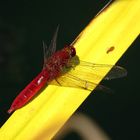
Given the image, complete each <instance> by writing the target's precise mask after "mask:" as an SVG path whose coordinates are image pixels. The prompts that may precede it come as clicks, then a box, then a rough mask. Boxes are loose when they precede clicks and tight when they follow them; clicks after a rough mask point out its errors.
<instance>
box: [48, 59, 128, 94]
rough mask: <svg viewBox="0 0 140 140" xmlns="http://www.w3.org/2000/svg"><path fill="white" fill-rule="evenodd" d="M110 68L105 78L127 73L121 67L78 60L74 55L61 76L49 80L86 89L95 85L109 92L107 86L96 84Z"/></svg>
mask: <svg viewBox="0 0 140 140" xmlns="http://www.w3.org/2000/svg"><path fill="white" fill-rule="evenodd" d="M111 68H112V69H111ZM110 69H111V71H110V72H109V73H108V74H107V75H106V76H105V77H104V79H106V80H108V79H114V78H120V77H124V76H126V74H127V71H126V70H125V69H124V68H122V67H119V66H113V65H108V64H94V63H89V62H85V61H79V59H78V57H77V56H76V57H74V58H72V59H71V60H70V61H69V63H68V65H67V66H65V67H64V68H63V70H62V72H61V76H60V77H58V78H57V79H55V80H53V81H52V82H50V84H54V85H61V86H66V87H77V88H83V89H87V90H92V89H93V88H95V87H96V89H98V90H105V91H107V92H111V90H110V89H109V88H106V87H104V86H102V85H98V84H96V83H98V82H99V81H100V80H101V79H102V77H103V74H104V72H105V71H108V70H110Z"/></svg>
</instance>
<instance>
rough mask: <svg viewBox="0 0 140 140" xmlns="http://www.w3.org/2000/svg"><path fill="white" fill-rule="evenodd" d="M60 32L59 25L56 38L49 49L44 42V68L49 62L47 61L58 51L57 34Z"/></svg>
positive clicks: (54, 37)
mask: <svg viewBox="0 0 140 140" xmlns="http://www.w3.org/2000/svg"><path fill="white" fill-rule="evenodd" d="M58 30H59V25H58V26H57V28H56V31H55V33H54V36H53V38H52V40H51V43H50V46H49V47H47V45H46V44H45V43H44V42H43V51H44V66H43V67H45V64H46V62H47V59H48V58H49V57H50V56H52V54H54V53H55V51H56V41H57V34H58Z"/></svg>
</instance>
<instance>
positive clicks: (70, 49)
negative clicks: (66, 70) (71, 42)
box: [65, 45, 76, 57]
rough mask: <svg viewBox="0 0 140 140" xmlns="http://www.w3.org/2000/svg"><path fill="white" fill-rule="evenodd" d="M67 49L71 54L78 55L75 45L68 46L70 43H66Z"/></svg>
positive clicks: (72, 55)
mask: <svg viewBox="0 0 140 140" xmlns="http://www.w3.org/2000/svg"><path fill="white" fill-rule="evenodd" d="M65 49H66V51H67V52H68V53H69V55H70V56H71V57H74V56H75V55H76V50H75V48H74V47H73V46H68V45H66V46H65Z"/></svg>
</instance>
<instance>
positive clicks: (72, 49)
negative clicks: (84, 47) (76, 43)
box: [70, 46, 76, 57]
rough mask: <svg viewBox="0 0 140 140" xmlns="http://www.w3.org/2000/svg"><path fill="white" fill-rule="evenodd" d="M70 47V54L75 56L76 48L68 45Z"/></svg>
mask: <svg viewBox="0 0 140 140" xmlns="http://www.w3.org/2000/svg"><path fill="white" fill-rule="evenodd" d="M70 47H71V49H70V50H71V56H72V57H73V56H75V55H76V50H75V48H74V47H73V46H70Z"/></svg>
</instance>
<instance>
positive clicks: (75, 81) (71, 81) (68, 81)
mask: <svg viewBox="0 0 140 140" xmlns="http://www.w3.org/2000/svg"><path fill="white" fill-rule="evenodd" d="M49 84H51V85H57V86H64V87H74V88H81V89H85V90H89V91H92V90H93V89H94V88H96V90H102V91H105V92H107V93H112V92H113V91H112V90H111V89H110V88H107V87H105V86H103V85H99V84H96V83H93V82H90V81H86V80H83V79H80V78H78V77H76V76H74V75H71V74H69V73H67V74H65V75H62V76H60V77H58V78H57V79H55V80H53V81H51V82H50V83H49Z"/></svg>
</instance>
